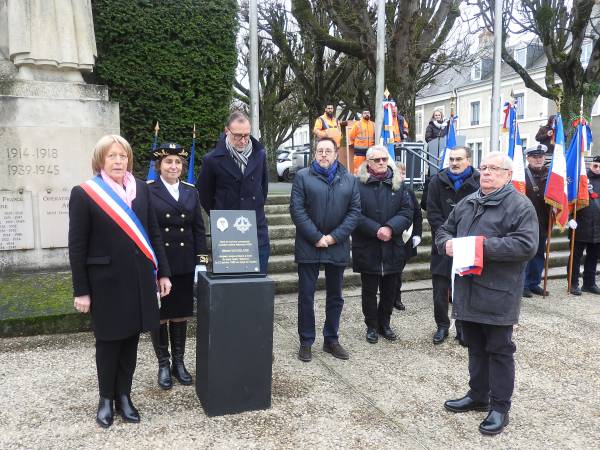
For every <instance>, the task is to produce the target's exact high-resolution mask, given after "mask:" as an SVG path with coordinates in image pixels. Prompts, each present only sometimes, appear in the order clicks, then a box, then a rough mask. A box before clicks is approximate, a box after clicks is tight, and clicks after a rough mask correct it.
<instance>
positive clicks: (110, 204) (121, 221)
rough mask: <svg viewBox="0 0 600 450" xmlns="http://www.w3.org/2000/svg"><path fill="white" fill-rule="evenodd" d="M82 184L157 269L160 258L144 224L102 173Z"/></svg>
mask: <svg viewBox="0 0 600 450" xmlns="http://www.w3.org/2000/svg"><path fill="white" fill-rule="evenodd" d="M80 186H81V187H82V188H83V190H84V191H85V192H86V193H87V194H88V195H89V196H90V198H91V199H92V200H93V201H94V203H96V204H97V205H98V206H99V207H100V208H101V209H102V210H103V211H104V212H105V213H106V214H107V215H108V216H109V217H110V218H111V219H112V220H114V221H115V223H116V224H117V225H118V226H119V228H121V229H122V230H123V231H124V232H125V234H126V235H127V236H129V238H130V239H131V240H132V241H133V242H134V243H135V245H137V246H138V248H139V249H140V250H141V251H142V253H143V254H144V255H145V256H146V258H148V259H149V260H150V262H151V263H152V265H153V266H154V270H157V268H158V260H157V259H156V254H155V253H154V250H153V249H152V246H151V245H150V239H148V235H147V234H146V230H145V229H144V226H143V225H142V224H141V222H140V220H139V219H138V217H137V216H136V215H135V213H134V212H133V210H132V209H131V208H130V207H129V206H127V204H126V203H125V202H124V201H123V200H122V199H121V197H119V196H118V195H117V193H116V192H115V191H113V190H112V188H111V187H110V186H109V185H108V184H106V183H105V182H104V180H103V179H102V177H101V176H100V175H97V176H95V177H94V178H92V179H91V180H87V181H86V182H84V183H81V185H80Z"/></svg>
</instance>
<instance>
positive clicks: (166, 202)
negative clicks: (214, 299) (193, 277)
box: [148, 178, 208, 275]
mask: <svg viewBox="0 0 600 450" xmlns="http://www.w3.org/2000/svg"><path fill="white" fill-rule="evenodd" d="M148 187H149V188H150V194H152V204H153V206H154V211H155V212H156V218H157V220H158V225H159V227H160V232H161V235H162V239H163V242H164V244H165V251H166V253H167V258H168V260H169V267H170V268H171V274H172V275H181V274H186V273H192V272H193V271H194V267H195V266H196V264H198V263H199V261H198V256H199V255H206V254H207V253H208V251H207V249H206V233H205V231H204V220H203V219H202V209H201V207H200V199H199V198H198V191H197V190H196V188H195V187H194V185H192V184H188V183H186V182H184V181H181V182H180V183H179V200H177V201H175V199H174V198H173V196H172V195H171V194H170V193H169V191H168V190H167V188H166V187H165V185H164V183H163V182H162V180H161V179H160V178H159V179H158V180H156V181H151V182H148Z"/></svg>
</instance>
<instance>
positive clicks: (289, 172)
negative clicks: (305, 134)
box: [277, 144, 310, 182]
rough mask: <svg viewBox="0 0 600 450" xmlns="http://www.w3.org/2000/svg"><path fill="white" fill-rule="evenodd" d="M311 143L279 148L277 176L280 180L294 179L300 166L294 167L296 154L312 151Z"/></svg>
mask: <svg viewBox="0 0 600 450" xmlns="http://www.w3.org/2000/svg"><path fill="white" fill-rule="evenodd" d="M309 147H310V145H309V144H305V145H299V146H294V147H288V148H285V149H280V150H277V177H278V178H279V181H288V182H290V181H292V180H293V179H294V174H295V173H296V172H297V171H298V168H296V167H294V164H297V163H295V162H294V161H296V159H297V158H296V155H304V154H306V153H310V150H309Z"/></svg>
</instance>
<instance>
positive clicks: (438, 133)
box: [425, 120, 448, 142]
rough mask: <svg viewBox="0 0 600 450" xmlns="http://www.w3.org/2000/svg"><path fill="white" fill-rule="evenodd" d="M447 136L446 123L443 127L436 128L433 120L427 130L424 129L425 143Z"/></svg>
mask: <svg viewBox="0 0 600 450" xmlns="http://www.w3.org/2000/svg"><path fill="white" fill-rule="evenodd" d="M446 134H448V123H447V122H445V124H444V126H443V127H441V128H440V127H436V126H435V124H434V123H433V120H430V121H429V124H428V125H427V128H426V129H425V142H429V141H433V140H434V139H437V138H443V137H444V136H446Z"/></svg>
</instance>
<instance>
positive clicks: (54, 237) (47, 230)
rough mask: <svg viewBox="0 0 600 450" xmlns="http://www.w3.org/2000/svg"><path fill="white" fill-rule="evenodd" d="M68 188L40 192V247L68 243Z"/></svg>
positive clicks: (54, 246) (63, 245)
mask: <svg viewBox="0 0 600 450" xmlns="http://www.w3.org/2000/svg"><path fill="white" fill-rule="evenodd" d="M70 195H71V193H70V191H69V189H58V190H55V191H51V192H50V193H48V192H44V193H40V196H39V204H38V207H39V212H40V238H41V241H42V242H41V244H42V248H60V247H66V246H67V245H68V239H67V238H68V234H69V196H70Z"/></svg>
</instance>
